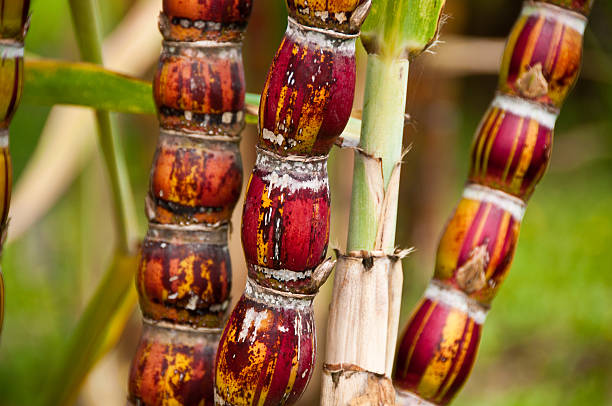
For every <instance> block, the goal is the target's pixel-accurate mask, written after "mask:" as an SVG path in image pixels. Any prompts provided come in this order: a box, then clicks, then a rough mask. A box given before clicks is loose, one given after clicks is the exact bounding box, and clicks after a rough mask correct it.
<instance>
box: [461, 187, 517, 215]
mask: <svg viewBox="0 0 612 406" xmlns="http://www.w3.org/2000/svg"><path fill="white" fill-rule="evenodd" d="M463 197H464V198H465V199H470V200H478V201H480V202H486V203H492V204H494V205H496V206H497V207H499V208H501V209H503V210H505V211H507V212H508V213H510V214H511V215H512V217H514V218H515V219H516V220H518V221H521V220H523V216H524V215H525V208H526V205H525V202H523V201H522V200H521V199H519V198H518V197H515V196H512V195H509V194H508V193H505V192H502V191H501V190H496V189H491V188H490V187H486V186H482V185H477V184H475V183H470V184H469V185H467V186H466V187H465V189H463Z"/></svg>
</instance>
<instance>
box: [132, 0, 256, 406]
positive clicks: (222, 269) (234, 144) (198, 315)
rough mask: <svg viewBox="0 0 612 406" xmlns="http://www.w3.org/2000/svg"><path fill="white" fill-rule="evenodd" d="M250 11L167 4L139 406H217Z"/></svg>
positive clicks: (136, 363)
mask: <svg viewBox="0 0 612 406" xmlns="http://www.w3.org/2000/svg"><path fill="white" fill-rule="evenodd" d="M250 10H251V2H250V1H243V0H236V1H226V0H210V1H205V2H202V1H199V0H164V2H163V11H162V13H161V15H160V20H159V26H160V31H161V33H162V35H163V37H164V41H163V47H162V53H161V56H160V59H159V65H158V69H157V72H156V74H155V79H154V83H153V94H154V99H155V103H156V106H157V111H158V117H159V122H160V134H159V138H158V143H157V148H156V152H155V156H154V158H153V165H152V168H151V175H150V184H149V185H150V186H149V193H148V194H147V197H146V214H147V217H148V219H149V230H148V232H147V235H146V237H145V240H144V242H143V244H142V247H141V251H140V259H139V269H138V272H137V274H136V287H137V290H138V294H139V301H140V308H141V310H142V314H143V317H144V328H143V332H142V336H141V339H140V342H139V344H138V349H137V352H136V356H135V358H134V360H133V363H132V369H131V372H130V379H129V399H130V402H131V403H132V404H139V405H151V406H153V405H167V404H177V405H212V404H214V385H213V384H214V361H215V354H216V351H217V345H218V340H219V338H220V334H221V329H222V327H223V325H224V323H225V321H226V319H227V311H228V307H229V300H230V291H231V277H232V275H231V263H230V257H229V250H228V247H227V243H228V235H229V221H230V219H231V215H232V211H233V209H234V207H235V205H236V202H237V200H238V198H239V196H240V190H241V187H242V161H241V157H240V150H239V141H240V132H241V131H242V129H243V128H244V97H245V84H244V68H243V64H242V52H241V41H242V37H243V32H244V30H245V28H246V24H247V19H248V16H249V14H250Z"/></svg>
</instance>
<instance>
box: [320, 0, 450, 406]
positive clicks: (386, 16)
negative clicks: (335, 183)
mask: <svg viewBox="0 0 612 406" xmlns="http://www.w3.org/2000/svg"><path fill="white" fill-rule="evenodd" d="M443 5H444V1H430V0H423V1H420V0H413V1H399V2H394V1H381V2H379V3H376V4H374V6H373V9H372V14H371V15H370V17H368V19H367V20H366V24H365V25H364V29H363V33H362V35H361V37H362V41H363V43H364V46H365V48H366V51H368V64H367V76H366V88H365V95H364V106H363V120H362V127H361V142H360V145H359V147H360V148H359V149H358V150H357V151H356V152H355V164H354V172H353V192H352V199H351V213H350V219H349V235H348V244H347V252H346V253H344V254H340V255H339V256H338V263H337V266H336V273H335V277H334V290H333V296H332V303H331V306H330V314H329V322H328V328H327V354H326V358H325V364H324V366H323V381H322V391H321V392H322V393H321V404H322V405H355V404H364V405H365V404H368V405H391V404H394V399H395V394H394V390H393V386H392V384H391V372H392V368H393V356H394V353H395V344H396V337H397V330H398V324H399V312H400V302H401V292H402V280H403V274H402V264H401V259H402V258H403V257H404V256H405V255H407V254H408V253H409V250H396V249H395V228H396V218H397V205H398V196H399V178H400V177H399V175H400V163H401V162H400V161H401V159H402V138H403V132H404V131H403V130H404V120H405V114H404V113H405V109H406V93H407V85H408V71H409V62H410V60H411V59H413V58H415V57H417V56H418V55H419V54H421V53H422V52H423V51H424V50H425V49H426V48H427V47H429V46H430V45H431V44H432V43H433V42H434V40H435V39H436V36H437V33H438V29H439V23H440V16H441V10H442V7H443Z"/></svg>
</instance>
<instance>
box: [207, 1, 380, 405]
mask: <svg viewBox="0 0 612 406" xmlns="http://www.w3.org/2000/svg"><path fill="white" fill-rule="evenodd" d="M287 6H288V9H289V18H288V26H287V30H286V32H285V35H284V37H283V39H282V42H281V45H280V47H279V49H278V51H277V53H276V56H275V58H274V61H273V63H272V67H271V69H270V71H269V73H268V77H267V80H266V84H265V87H264V90H263V92H262V97H261V104H260V109H259V140H258V149H257V160H256V163H255V168H254V169H253V172H252V174H251V178H250V180H249V185H248V188H247V195H246V199H245V204H244V208H243V220H242V228H241V231H242V244H243V249H244V252H245V258H246V261H247V266H248V270H249V281H248V282H247V289H246V291H245V293H244V294H243V296H242V297H241V299H240V301H239V302H238V305H237V306H236V308H235V309H234V310H233V311H232V314H231V316H230V319H229V321H228V323H227V325H226V327H225V330H224V331H223V336H222V338H221V342H220V344H219V349H218V353H217V365H216V375H215V385H216V386H215V399H216V403H217V405H255V404H258V405H289V404H294V403H295V402H296V401H297V400H298V399H299V397H300V396H301V395H302V393H303V391H304V389H305V388H306V385H307V383H308V381H309V379H310V377H311V375H312V372H313V368H314V361H315V353H316V346H315V344H316V343H315V331H314V316H313V309H312V297H313V295H314V294H315V293H316V292H317V291H318V289H319V287H320V285H321V284H322V283H323V282H324V281H325V279H326V278H327V276H328V274H329V272H330V271H331V266H329V263H328V262H324V261H325V254H326V251H327V245H328V240H329V217H330V192H329V182H328V177H327V158H328V154H329V151H330V149H331V147H332V145H333V144H334V142H335V141H336V139H337V138H338V136H339V135H340V134H341V133H342V130H343V129H344V127H345V126H346V124H347V122H348V119H349V117H350V113H351V108H352V104H353V96H354V90H355V41H356V38H357V33H358V31H359V26H360V24H361V21H362V19H363V16H364V15H363V13H364V8H366V9H367V8H368V7H369V3H368V2H365V1H353V2H350V1H349V2H347V1H335V0H332V1H326V2H321V1H314V2H310V1H308V2H301V1H292V0H289V1H288V2H287ZM360 16H361V17H360ZM262 292H264V293H265V294H264V293H262Z"/></svg>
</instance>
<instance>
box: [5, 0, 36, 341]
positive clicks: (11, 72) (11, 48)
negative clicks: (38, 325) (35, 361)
mask: <svg viewBox="0 0 612 406" xmlns="http://www.w3.org/2000/svg"><path fill="white" fill-rule="evenodd" d="M29 10H30V0H0V254H1V253H2V248H3V246H4V241H5V240H6V233H7V228H8V215H9V206H10V201H11V190H12V185H13V167H12V164H11V154H10V151H9V125H10V124H11V119H12V118H13V115H14V114H15V111H17V107H18V106H19V102H20V100H21V91H22V88H23V40H24V37H25V35H26V32H27V31H28V27H29V23H30V18H29ZM3 322H4V279H3V276H2V270H1V269H0V333H2V324H3Z"/></svg>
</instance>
